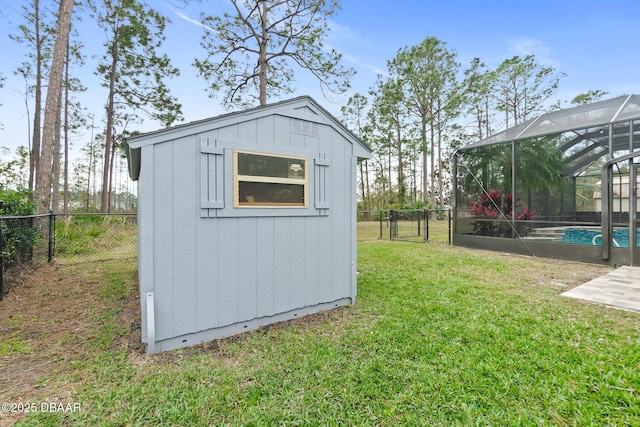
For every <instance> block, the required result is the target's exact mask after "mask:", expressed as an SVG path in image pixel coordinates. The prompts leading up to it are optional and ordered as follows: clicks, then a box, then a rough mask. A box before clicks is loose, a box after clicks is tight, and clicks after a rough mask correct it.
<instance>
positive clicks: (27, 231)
mask: <svg viewBox="0 0 640 427" xmlns="http://www.w3.org/2000/svg"><path fill="white" fill-rule="evenodd" d="M52 230H53V218H52V216H51V215H48V214H45V215H29V216H0V300H1V299H2V296H3V295H4V294H5V293H6V292H8V291H9V290H10V289H11V288H13V287H15V286H18V285H19V284H21V283H22V282H23V281H24V280H25V279H26V278H27V277H28V274H29V272H30V271H31V270H33V269H34V268H36V267H38V266H40V265H43V264H46V263H47V262H48V261H51V257H52V254H53V240H52V239H51V238H50V236H51V235H52Z"/></svg>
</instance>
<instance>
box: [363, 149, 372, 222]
mask: <svg viewBox="0 0 640 427" xmlns="http://www.w3.org/2000/svg"><path fill="white" fill-rule="evenodd" d="M364 171H365V175H364V176H365V180H366V183H367V197H366V206H367V209H368V210H371V188H370V186H369V161H368V160H365V161H364Z"/></svg>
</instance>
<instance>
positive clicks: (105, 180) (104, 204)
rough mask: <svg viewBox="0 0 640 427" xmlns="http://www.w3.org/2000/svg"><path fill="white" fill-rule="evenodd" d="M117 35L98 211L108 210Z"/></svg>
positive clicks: (110, 83) (105, 211) (104, 211)
mask: <svg viewBox="0 0 640 427" xmlns="http://www.w3.org/2000/svg"><path fill="white" fill-rule="evenodd" d="M116 43H117V37H114V47H113V52H114V54H113V58H112V61H111V75H110V77H109V100H108V102H107V131H106V136H105V141H104V159H103V161H104V162H103V164H104V168H103V169H102V198H101V201H100V212H102V213H108V212H109V192H110V188H109V176H110V174H111V146H112V144H113V115H114V114H115V106H114V104H115V96H116V72H117V67H118V57H117V55H116V52H117V51H118V49H117V46H116Z"/></svg>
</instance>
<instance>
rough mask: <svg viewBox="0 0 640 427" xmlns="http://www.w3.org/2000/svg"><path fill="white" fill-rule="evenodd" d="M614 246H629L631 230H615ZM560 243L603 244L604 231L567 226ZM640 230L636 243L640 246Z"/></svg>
mask: <svg viewBox="0 0 640 427" xmlns="http://www.w3.org/2000/svg"><path fill="white" fill-rule="evenodd" d="M613 240H614V242H613V246H616V247H620V248H628V247H629V230H614V231H613ZM560 243H573V244H576V245H597V246H602V232H601V231H600V230H595V229H588V228H567V229H566V230H564V233H563V234H562V239H560ZM639 243H640V232H638V233H637V236H636V245H638V246H640V244H639Z"/></svg>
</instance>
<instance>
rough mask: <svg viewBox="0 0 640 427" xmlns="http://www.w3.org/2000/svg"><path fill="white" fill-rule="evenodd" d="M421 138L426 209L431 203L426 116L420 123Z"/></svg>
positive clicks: (423, 190)
mask: <svg viewBox="0 0 640 427" xmlns="http://www.w3.org/2000/svg"><path fill="white" fill-rule="evenodd" d="M420 138H421V142H422V202H423V203H424V206H425V208H426V207H427V202H428V201H429V198H428V192H427V186H428V179H427V166H428V164H429V162H428V155H429V149H428V148H427V120H426V116H423V117H422V119H421V123H420Z"/></svg>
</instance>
